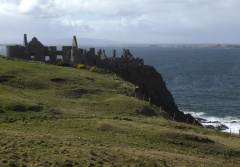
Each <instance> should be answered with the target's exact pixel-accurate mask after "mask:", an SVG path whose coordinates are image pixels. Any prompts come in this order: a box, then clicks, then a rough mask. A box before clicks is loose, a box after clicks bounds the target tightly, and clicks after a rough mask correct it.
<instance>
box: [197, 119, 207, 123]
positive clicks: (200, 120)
mask: <svg viewBox="0 0 240 167" xmlns="http://www.w3.org/2000/svg"><path fill="white" fill-rule="evenodd" d="M195 119H196V120H198V121H199V122H207V120H206V119H204V118H195Z"/></svg>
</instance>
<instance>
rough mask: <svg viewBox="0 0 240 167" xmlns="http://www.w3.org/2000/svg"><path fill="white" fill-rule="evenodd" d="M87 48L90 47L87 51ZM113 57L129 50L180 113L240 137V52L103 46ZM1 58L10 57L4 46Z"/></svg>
mask: <svg viewBox="0 0 240 167" xmlns="http://www.w3.org/2000/svg"><path fill="white" fill-rule="evenodd" d="M83 48H87V46H85V47H83ZM100 48H101V49H104V50H105V52H106V55H107V56H108V57H110V56H111V55H112V50H113V49H116V52H117V56H120V55H121V52H122V49H123V48H125V49H129V50H130V52H131V53H132V55H133V56H134V57H140V58H142V59H143V60H144V63H145V64H146V65H150V66H154V67H155V68H156V70H157V71H158V72H159V73H160V74H161V75H162V77H163V80H164V81H165V83H166V85H167V88H168V89H169V91H170V92H171V93H172V95H173V97H174V100H175V103H176V104H177V106H178V108H179V110H180V111H182V112H184V113H190V114H192V115H193V116H194V117H195V118H198V119H199V120H201V122H202V124H203V125H213V126H221V125H225V126H226V127H227V128H226V129H225V130H223V131H224V132H230V133H240V48H231V47H230V48H229V47H226V48H224V47H193V46H191V45H124V46H102V47H99V46H98V47H96V51H97V50H98V49H100ZM0 54H2V55H6V49H5V46H4V45H0Z"/></svg>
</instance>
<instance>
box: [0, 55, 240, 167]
mask: <svg viewBox="0 0 240 167" xmlns="http://www.w3.org/2000/svg"><path fill="white" fill-rule="evenodd" d="M134 88H135V86H134V85H132V84H131V83H128V82H125V81H123V80H121V78H117V77H113V75H111V74H103V73H98V72H91V71H89V70H86V69H85V70H84V69H76V68H70V67H61V66H53V65H48V64H43V63H39V62H24V61H14V60H5V59H3V58H2V57H0V166H3V167H4V166H11V167H15V166H20V167H28V166H29V167H31V166H36V167H42V166H59V167H63V166H66V167H71V166H136V167H139V166H154V167H156V166H164V167H167V166H169V167H170V166H179V167H192V166H196V167H198V166H199V167H202V166H211V167H214V166H216V167H219V166H222V167H225V166H233V167H235V166H240V138H239V137H238V136H234V135H230V134H227V133H221V132H217V131H214V130H209V129H205V128H203V127H198V126H193V125H188V124H184V123H178V122H173V121H172V119H170V118H169V116H168V115H167V114H166V113H165V112H164V111H159V108H157V107H155V106H153V105H151V104H149V103H148V102H144V101H140V100H137V99H135V98H134V97H133V95H134ZM149 113H151V114H150V115H156V116H153V117H149V116H147V115H149Z"/></svg>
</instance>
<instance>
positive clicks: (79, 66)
mask: <svg viewBox="0 0 240 167" xmlns="http://www.w3.org/2000/svg"><path fill="white" fill-rule="evenodd" d="M77 68H78V69H86V66H85V65H84V64H78V65H77Z"/></svg>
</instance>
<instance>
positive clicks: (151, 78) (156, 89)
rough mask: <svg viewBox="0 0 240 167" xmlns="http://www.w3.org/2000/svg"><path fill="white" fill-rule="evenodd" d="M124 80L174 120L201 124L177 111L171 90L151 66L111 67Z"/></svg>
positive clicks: (190, 116) (188, 115)
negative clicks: (133, 85)
mask: <svg viewBox="0 0 240 167" xmlns="http://www.w3.org/2000/svg"><path fill="white" fill-rule="evenodd" d="M112 70H113V71H114V72H115V73H117V74H118V75H120V76H121V77H122V78H123V79H124V80H126V81H128V82H131V83H133V84H135V85H137V86H138V88H137V89H136V93H140V94H141V95H143V96H144V97H148V98H149V99H150V102H151V104H154V105H156V106H158V107H161V108H162V109H163V110H164V111H166V112H167V113H168V114H169V116H171V117H172V118H173V119H174V120H175V121H178V122H185V123H189V124H195V125H201V123H199V122H198V121H196V120H195V118H194V117H193V116H192V115H190V114H184V113H183V112H181V111H179V109H178V107H177V105H176V103H175V101H174V98H173V96H172V94H171V92H170V91H169V90H168V89H167V86H166V84H165V82H164V80H163V78H162V75H161V74H160V73H158V72H157V71H156V69H155V68H154V67H152V66H147V65H145V66H142V67H139V68H137V69H136V68H126V69H112Z"/></svg>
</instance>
